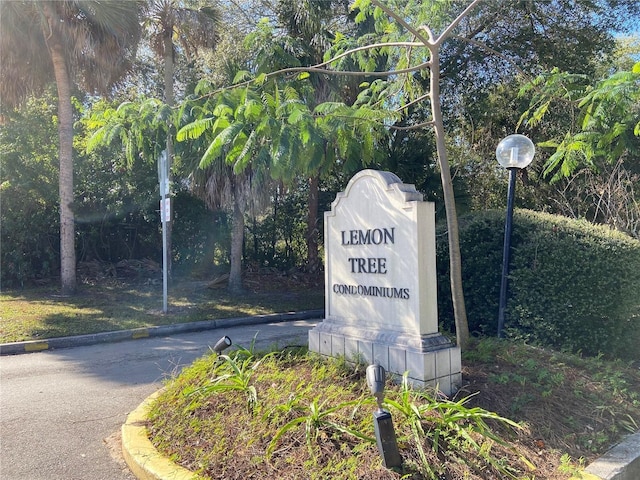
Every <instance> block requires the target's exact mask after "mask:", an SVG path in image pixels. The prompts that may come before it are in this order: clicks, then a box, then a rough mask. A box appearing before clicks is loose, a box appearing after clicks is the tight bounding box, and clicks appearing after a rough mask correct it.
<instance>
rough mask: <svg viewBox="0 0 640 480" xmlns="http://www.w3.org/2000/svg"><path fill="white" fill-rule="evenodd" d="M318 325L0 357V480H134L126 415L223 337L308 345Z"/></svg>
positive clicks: (283, 325) (259, 343)
mask: <svg viewBox="0 0 640 480" xmlns="http://www.w3.org/2000/svg"><path fill="white" fill-rule="evenodd" d="M316 323H317V320H302V321H288V322H281V323H271V324H263V325H252V326H239V327H233V328H228V329H225V328H219V329H215V330H208V331H203V332H196V333H186V334H179V335H173V336H167V337H157V338H147V339H142V340H134V341H125V342H119V343H109V344H98V345H90V346H82V347H76V348H68V349H60V350H49V351H43V352H38V353H29V354H24V355H14V356H4V357H0V479H1V480H58V479H60V480H134V477H133V476H132V475H131V474H130V473H129V471H128V470H127V468H126V465H125V464H124V462H123V460H122V457H121V454H120V444H119V432H120V427H121V425H122V424H123V423H124V421H125V419H126V416H127V414H128V413H129V412H131V411H132V410H133V409H135V408H136V407H137V406H138V405H139V404H140V403H141V402H142V401H143V400H144V399H145V398H146V397H147V396H148V395H150V394H151V393H153V392H154V391H156V390H157V389H159V388H160V387H161V386H162V382H163V380H165V379H167V378H169V377H171V376H172V375H173V374H174V373H176V372H178V371H179V370H180V369H181V368H182V367H183V366H185V365H188V364H190V363H191V362H192V361H193V360H194V359H195V358H197V357H199V356H201V355H203V354H205V353H206V352H207V351H209V346H213V345H214V344H215V343H216V341H217V340H218V339H219V338H220V337H221V336H223V335H228V336H229V337H230V338H231V339H232V341H233V343H234V344H235V345H242V346H244V347H249V346H250V344H251V342H252V340H253V339H254V336H255V339H256V347H257V348H259V349H264V348H271V347H284V346H286V345H306V344H307V331H308V330H309V328H310V327H312V326H314V325H315V324H316Z"/></svg>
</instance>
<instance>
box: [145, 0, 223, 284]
mask: <svg viewBox="0 0 640 480" xmlns="http://www.w3.org/2000/svg"><path fill="white" fill-rule="evenodd" d="M201 3H202V2H193V1H191V2H189V1H185V0H151V1H150V2H149V4H148V6H147V8H148V11H147V13H148V15H147V16H146V22H145V26H146V27H147V29H148V30H149V32H150V34H151V46H152V48H153V51H154V52H155V53H156V55H157V56H158V58H160V59H162V64H163V66H164V72H163V75H164V76H163V79H164V102H165V104H166V105H168V106H169V107H173V106H174V104H175V91H174V90H175V83H174V76H175V68H176V65H175V63H176V62H175V57H176V52H177V51H178V50H180V51H181V52H182V53H183V54H184V56H185V57H186V59H187V60H188V61H193V60H194V59H195V55H196V54H197V52H198V50H199V49H202V48H208V49H210V48H212V47H213V46H214V45H215V43H216V41H217V39H218V38H219V32H218V29H219V20H220V14H219V12H218V11H217V10H216V9H215V8H213V7H211V6H207V5H201V6H199V5H198V4H201ZM174 135H175V127H174V126H173V125H171V123H169V124H167V125H166V152H167V161H168V163H169V169H171V165H172V164H173V158H174V153H175V152H174V145H173V137H174ZM170 210H173V209H170ZM171 225H172V223H171V222H169V224H168V234H167V243H168V246H167V250H168V251H169V252H170V251H171V243H172V242H171V231H172V226H171ZM166 261H167V264H168V268H169V272H171V263H172V262H171V256H170V255H169V256H168V258H167V259H166Z"/></svg>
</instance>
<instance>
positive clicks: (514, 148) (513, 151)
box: [496, 134, 536, 338]
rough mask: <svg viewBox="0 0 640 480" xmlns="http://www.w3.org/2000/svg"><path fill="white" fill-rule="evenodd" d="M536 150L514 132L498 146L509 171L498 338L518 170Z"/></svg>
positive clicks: (505, 302) (502, 320) (497, 156)
mask: <svg viewBox="0 0 640 480" xmlns="http://www.w3.org/2000/svg"><path fill="white" fill-rule="evenodd" d="M535 152H536V149H535V146H534V145H533V142H532V141H531V140H530V139H529V138H527V137H525V136H524V135H520V134H514V135H509V136H508V137H506V138H504V139H503V140H502V141H501V142H500V143H499V144H498V148H496V158H497V159H498V163H499V164H500V165H501V166H503V167H504V168H506V169H507V170H508V171H509V188H508V190H507V219H506V221H505V226H504V247H503V249H502V279H501V282H500V306H499V308H498V338H502V328H503V326H504V311H505V308H506V305H507V275H508V274H509V251H510V249H511V223H512V219H513V199H514V196H515V190H516V171H517V170H519V169H522V168H526V167H527V166H529V164H530V163H531V161H532V160H533V156H534V154H535Z"/></svg>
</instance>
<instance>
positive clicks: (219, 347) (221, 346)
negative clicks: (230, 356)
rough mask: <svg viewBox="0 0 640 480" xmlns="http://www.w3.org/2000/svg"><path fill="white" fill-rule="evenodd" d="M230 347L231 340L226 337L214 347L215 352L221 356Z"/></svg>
mask: <svg viewBox="0 0 640 480" xmlns="http://www.w3.org/2000/svg"><path fill="white" fill-rule="evenodd" d="M230 346H231V339H230V338H229V337H227V336H226V335H225V336H224V337H222V338H221V339H220V340H218V341H217V342H216V344H215V345H214V346H213V351H214V352H216V353H217V354H218V355H219V354H220V353H222V351H223V350H225V349H227V348H229V347H230Z"/></svg>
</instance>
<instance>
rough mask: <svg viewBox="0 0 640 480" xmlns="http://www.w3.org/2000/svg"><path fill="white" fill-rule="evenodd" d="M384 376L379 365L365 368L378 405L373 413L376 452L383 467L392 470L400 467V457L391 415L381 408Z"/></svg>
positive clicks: (383, 371) (368, 383)
mask: <svg viewBox="0 0 640 480" xmlns="http://www.w3.org/2000/svg"><path fill="white" fill-rule="evenodd" d="M385 376H386V372H385V370H384V367H382V366H381V365H377V364H375V365H369V366H368V367H367V385H368V386H369V390H371V393H372V395H373V396H374V397H375V398H376V402H377V403H378V409H377V410H376V411H375V412H373V428H374V431H375V434H376V443H377V444H378V451H379V452H380V456H381V457H382V462H383V463H384V466H385V467H387V468H393V467H399V466H401V465H402V457H401V456H400V452H399V451H398V442H397V440H396V432H395V431H394V429H393V420H392V418H391V414H390V413H389V412H387V411H386V410H384V409H383V408H382V401H383V400H384V382H385Z"/></svg>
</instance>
